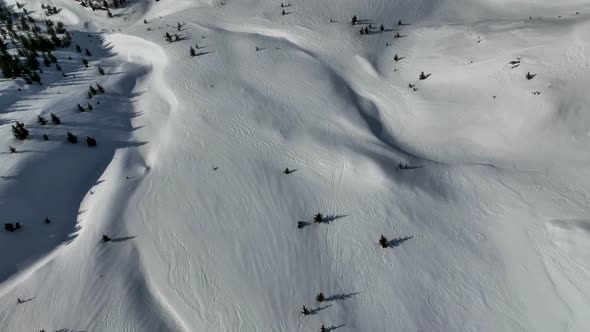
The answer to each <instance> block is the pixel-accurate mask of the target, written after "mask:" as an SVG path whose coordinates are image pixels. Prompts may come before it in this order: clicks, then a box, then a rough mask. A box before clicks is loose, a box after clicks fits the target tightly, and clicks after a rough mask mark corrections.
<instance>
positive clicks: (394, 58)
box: [393, 53, 399, 62]
mask: <svg viewBox="0 0 590 332" xmlns="http://www.w3.org/2000/svg"><path fill="white" fill-rule="evenodd" d="M393 61H396V62H397V61H399V57H398V56H397V53H395V56H394V57H393Z"/></svg>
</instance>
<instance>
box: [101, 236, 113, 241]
mask: <svg viewBox="0 0 590 332" xmlns="http://www.w3.org/2000/svg"><path fill="white" fill-rule="evenodd" d="M110 240H111V238H110V237H109V236H108V235H103V236H102V242H109V241H110Z"/></svg>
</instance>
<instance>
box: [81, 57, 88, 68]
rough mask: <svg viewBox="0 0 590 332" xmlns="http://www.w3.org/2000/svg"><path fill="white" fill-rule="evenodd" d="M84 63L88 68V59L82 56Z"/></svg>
mask: <svg viewBox="0 0 590 332" xmlns="http://www.w3.org/2000/svg"><path fill="white" fill-rule="evenodd" d="M82 64H84V66H86V68H88V60H86V59H84V58H82Z"/></svg>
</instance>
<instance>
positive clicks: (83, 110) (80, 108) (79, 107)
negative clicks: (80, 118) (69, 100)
mask: <svg viewBox="0 0 590 332" xmlns="http://www.w3.org/2000/svg"><path fill="white" fill-rule="evenodd" d="M78 111H80V112H86V109H85V108H84V107H82V105H80V104H78Z"/></svg>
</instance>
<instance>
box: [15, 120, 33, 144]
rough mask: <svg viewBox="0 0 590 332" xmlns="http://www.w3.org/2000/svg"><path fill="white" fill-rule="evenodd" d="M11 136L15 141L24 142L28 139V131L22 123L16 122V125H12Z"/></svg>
mask: <svg viewBox="0 0 590 332" xmlns="http://www.w3.org/2000/svg"><path fill="white" fill-rule="evenodd" d="M12 135H13V136H14V138H16V139H20V140H24V139H27V137H29V130H27V129H26V128H25V124H24V123H22V122H18V121H16V123H15V124H14V125H12Z"/></svg>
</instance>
